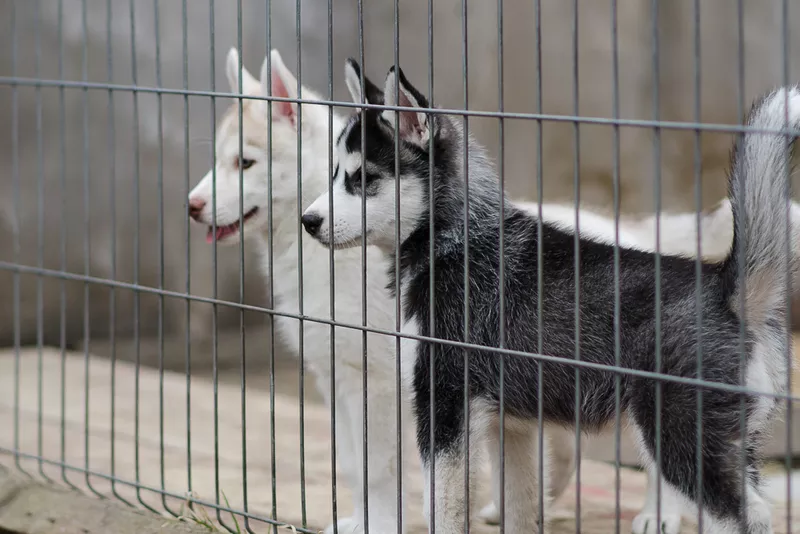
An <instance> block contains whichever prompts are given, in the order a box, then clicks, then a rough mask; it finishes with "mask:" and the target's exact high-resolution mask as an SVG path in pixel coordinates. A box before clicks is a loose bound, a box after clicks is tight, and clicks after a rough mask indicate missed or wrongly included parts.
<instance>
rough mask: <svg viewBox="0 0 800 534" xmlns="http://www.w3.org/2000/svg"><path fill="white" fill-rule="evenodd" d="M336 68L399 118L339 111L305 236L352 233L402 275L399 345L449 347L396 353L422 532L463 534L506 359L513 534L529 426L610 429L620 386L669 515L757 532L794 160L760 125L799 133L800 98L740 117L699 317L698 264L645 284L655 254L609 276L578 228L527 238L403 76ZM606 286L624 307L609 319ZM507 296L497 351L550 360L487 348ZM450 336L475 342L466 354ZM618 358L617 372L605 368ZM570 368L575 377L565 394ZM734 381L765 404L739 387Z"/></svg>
mask: <svg viewBox="0 0 800 534" xmlns="http://www.w3.org/2000/svg"><path fill="white" fill-rule="evenodd" d="M346 72H347V77H346V79H347V83H348V86H349V88H350V91H351V93H352V96H353V99H354V100H355V101H356V102H364V101H366V102H368V103H369V104H379V105H380V104H383V105H386V106H395V107H397V106H399V107H404V108H408V109H407V110H406V109H403V110H399V111H398V110H386V109H380V108H374V107H369V108H368V109H366V110H365V112H364V116H363V118H362V116H361V114H360V113H358V114H354V115H353V117H352V118H351V120H350V122H349V124H348V125H347V127H346V128H345V129H344V131H343V132H342V134H341V135H340V137H339V139H338V142H337V150H338V154H339V167H338V168H337V170H336V173H335V176H334V183H333V188H332V191H333V199H332V200H333V202H332V204H333V217H331V215H330V212H329V197H328V195H327V194H325V195H323V196H321V197H320V198H319V199H317V200H316V201H315V202H314V203H312V204H311V206H310V207H309V208H308V209H307V210H306V212H305V214H304V216H303V223H304V224H305V226H306V229H307V231H308V232H309V233H310V234H311V235H312V236H314V237H315V238H316V239H318V240H319V241H320V242H322V243H324V244H326V245H328V246H335V247H349V246H354V245H359V244H360V243H361V239H362V235H364V233H365V234H366V237H367V242H368V243H370V244H375V245H378V246H379V247H381V248H383V249H384V250H385V251H386V253H387V254H389V255H390V256H391V257H392V259H393V260H394V261H396V262H399V272H400V277H401V280H400V282H401V284H400V290H401V292H402V294H401V295H400V297H401V298H402V303H403V313H404V326H403V331H404V333H405V334H411V335H412V336H416V337H417V338H418V337H419V336H426V337H427V336H434V337H437V338H442V339H445V340H449V341H450V342H457V343H455V344H454V343H449V344H442V343H435V350H434V352H433V357H432V361H431V350H430V348H431V347H430V343H429V342H425V341H424V340H422V341H420V340H419V339H416V340H415V339H414V338H413V337H407V338H405V339H404V340H403V343H402V353H401V355H400V357H401V358H402V364H403V366H404V370H405V372H406V379H407V382H408V387H409V388H410V392H411V395H412V399H413V401H414V413H415V417H416V421H417V429H418V435H417V441H418V446H419V451H420V454H421V458H422V463H423V468H424V470H425V475H426V480H427V481H428V482H430V480H431V477H433V482H434V490H433V494H431V492H430V484H429V483H426V505H425V512H426V514H427V518H428V521H429V523H433V522H434V521H435V529H436V532H439V533H441V534H455V533H457V532H462V531H463V529H464V518H465V514H467V513H468V512H469V510H467V508H468V505H467V500H466V499H465V484H464V479H465V476H464V474H465V471H464V470H465V465H466V464H467V459H468V456H467V451H470V457H469V460H470V461H469V465H470V466H475V465H477V462H476V461H475V460H474V459H473V458H471V455H472V453H473V452H478V451H479V450H480V449H481V448H482V447H480V446H477V445H479V444H480V442H481V441H483V440H485V439H486V436H487V435H490V434H491V433H492V432H494V431H496V429H497V427H498V425H499V418H498V410H499V402H500V388H501V383H500V382H501V381H500V369H501V364H500V362H501V360H504V362H505V363H504V376H505V380H504V382H503V386H504V390H503V391H504V405H505V414H506V419H505V421H506V422H505V424H506V427H505V428H506V433H505V451H504V452H505V456H506V465H507V466H508V469H507V470H506V474H505V483H506V486H505V495H506V501H505V519H506V529H507V532H513V533H522V532H538V517H537V516H538V513H537V510H538V508H539V506H538V502H539V501H538V499H539V496H538V487H539V485H538V482H537V476H536V474H537V468H538V455H537V453H536V451H535V446H536V442H537V439H536V435H537V429H538V428H539V421H538V419H539V417H540V413H541V417H542V419H543V421H542V423H543V424H546V425H558V426H567V427H572V426H575V425H576V421H580V428H581V429H582V430H584V431H588V432H591V431H595V430H598V429H601V428H603V427H604V426H606V425H609V424H613V423H614V421H615V408H616V395H615V379H616V377H617V376H619V379H620V384H621V395H620V408H621V411H622V413H623V414H624V416H625V418H626V420H627V421H628V422H629V424H630V425H631V426H632V428H633V432H634V434H635V435H636V437H637V438H638V441H639V445H640V449H641V454H642V455H643V457H644V458H645V460H646V463H647V465H648V468H649V469H650V471H651V473H655V472H656V471H657V468H656V465H657V464H658V465H660V476H661V481H660V482H661V484H662V492H663V493H662V494H663V495H664V496H665V498H670V499H672V500H674V501H677V502H680V503H683V504H684V505H686V506H687V507H688V508H687V510H686V511H687V512H688V513H697V510H698V507H699V508H700V509H701V510H702V518H703V523H704V526H705V529H704V530H705V532H713V533H721V532H734V531H735V532H740V531H744V532H747V533H749V534H767V533H771V532H772V531H773V530H772V526H771V513H770V507H769V505H768V504H767V502H766V501H765V500H764V498H763V497H762V493H761V490H760V488H759V460H760V453H759V451H760V442H761V440H762V439H763V434H764V431H765V428H766V423H767V422H768V420H769V419H770V418H771V417H772V416H773V415H774V413H775V412H776V410H775V407H776V399H775V396H776V395H779V394H782V393H783V392H784V390H785V386H784V384H785V382H786V378H785V377H786V373H787V370H788V369H789V365H790V364H789V361H788V359H787V355H788V347H787V343H788V336H787V332H786V327H785V325H786V310H785V302H786V298H785V297H786V287H785V286H786V277H787V274H788V273H787V272H786V268H787V267H789V264H788V260H787V258H786V250H787V244H786V239H787V235H788V231H787V228H786V223H787V221H788V217H787V214H786V213H787V212H786V209H787V206H788V198H787V187H786V179H787V165H788V164H789V163H788V162H789V156H790V148H791V146H790V143H789V139H788V138H787V136H786V134H785V133H784V134H777V133H773V134H770V133H765V132H764V131H765V130H774V131H780V130H781V129H782V128H783V127H784V124H785V122H786V120H787V118H788V123H789V125H790V126H791V127H792V128H797V127H798V125H800V90H798V89H797V88H796V87H791V88H785V89H780V90H778V91H775V92H773V93H771V94H769V95H767V96H766V97H764V98H763V99H762V100H760V101H759V102H758V103H757V104H756V105H755V106H754V107H753V109H752V111H751V113H750V116H749V120H748V123H749V125H750V126H751V127H753V128H755V129H757V130H758V131H757V132H750V131H748V133H745V134H744V135H742V136H741V137H740V139H739V141H738V144H737V147H736V151H735V155H734V159H733V169H732V171H731V176H730V200H731V205H732V207H733V219H734V228H735V230H734V237H733V245H732V249H731V252H730V254H729V255H728V256H727V258H726V259H725V260H724V261H723V262H721V263H715V264H710V263H709V264H704V265H703V266H702V273H701V274H702V277H701V284H702V286H701V289H700V292H701V294H700V299H699V306H697V300H698V299H697V297H696V283H695V276H696V264H695V261H693V260H688V259H683V258H678V257H667V256H664V257H661V262H660V265H661V268H660V280H657V278H656V273H655V263H656V261H655V260H656V256H655V255H654V254H652V253H648V252H644V251H639V250H632V249H622V250H620V263H619V269H620V271H619V278H618V279H616V278H615V274H614V267H613V265H614V248H613V247H612V246H610V245H607V244H604V243H598V242H596V241H588V240H580V241H579V242H578V243H577V245H576V240H575V236H574V235H573V234H571V233H568V231H564V230H560V229H558V228H556V227H555V226H550V225H548V224H544V225H543V228H542V231H541V235H540V233H539V231H538V225H539V222H538V221H537V219H536V218H535V217H534V216H532V215H531V214H530V213H527V212H524V211H522V210H520V209H518V208H515V207H514V206H513V205H512V204H511V203H510V202H508V201H507V200H505V198H504V197H501V194H500V192H499V185H498V182H497V179H496V172H495V170H494V169H493V167H492V165H491V163H490V162H489V161H488V159H487V158H486V157H485V155H484V151H483V150H482V148H481V147H480V146H479V145H478V144H477V143H476V142H475V141H473V140H472V139H470V138H469V137H468V136H465V135H464V131H463V129H462V127H461V122H462V120H461V119H460V118H455V119H454V118H451V117H447V116H444V115H439V114H435V113H431V112H430V111H431V110H430V108H429V107H428V101H427V100H426V98H425V97H424V96H423V95H422V94H421V93H420V92H419V91H418V90H417V89H415V88H414V87H413V86H412V85H411V84H410V83H409V82H408V81H407V80H406V78H405V77H404V75H403V73H402V71H401V70H399V69H398V70H395V69H394V68H392V69H390V70H389V73H388V74H387V76H386V80H385V85H384V90H383V91H381V90H380V89H379V88H378V87H377V86H375V85H374V84H373V83H371V82H369V81H368V80H365V82H366V83H365V84H364V85H363V86H362V84H361V74H360V70H359V67H358V65H357V64H356V63H355V62H353V61H350V62H348V65H347V67H346ZM362 99H363V100H362ZM787 105H788V109H787ZM396 132H397V135H398V136H399V139H397V138H396V137H395V135H396ZM362 135H363V138H362ZM397 146H399V151H396V147H397ZM362 147H364V151H363V152H362ZM431 150H432V152H433V153H432V154H431ZM465 151H467V154H468V156H467V157H466V158H465V156H464V154H465ZM431 156H432V157H433V160H432V161H433V163H432V172H431V164H430V157H431ZM395 158H398V160H399V176H398V177H395ZM362 172H363V174H364V187H363V188H362ZM396 180H399V183H397V182H396ZM465 185H466V186H467V187H468V194H465V190H467V189H466V188H465ZM396 187H397V188H398V189H399V192H400V194H399V204H400V205H399V220H398V218H397V217H396V215H395V214H396V210H395V198H396V190H395V188H396ZM429 197H432V202H433V207H432V210H430V211H429ZM362 201H363V202H365V203H366V229H363V228H362V223H361V221H362ZM465 205H466V210H468V217H466V220H467V222H466V223H465ZM501 205H502V206H503V208H504V209H503V210H502V211H503V215H502V217H501ZM431 218H432V219H431ZM431 224H432V225H433V228H434V231H433V234H434V235H433V242H432V243H431V230H430V227H431ZM398 225H399V228H398ZM501 229H502V233H503V240H504V246H503V248H504V251H505V254H504V257H503V261H502V266H503V270H504V272H503V273H501V272H500V268H501V258H500V247H499V246H498V244H499V242H500V236H501ZM396 231H397V232H398V233H399V241H400V246H399V250H395V232H396ZM465 236H466V237H465ZM540 247H541V252H539V249H540ZM465 250H466V251H468V252H467V255H468V257H467V262H466V263H467V264H468V266H469V275H468V276H465ZM539 268H540V269H541V281H540V280H539V276H538V270H539ZM390 273H394V269H392V270H390ZM431 275H432V276H433V279H434V281H435V282H434V284H433V285H432V284H431ZM501 280H503V281H504V287H503V291H502V293H501V291H500V281H501ZM616 284H619V297H620V303H621V307H620V316H619V322H618V323H616V324H615V317H614V309H615V306H614V302H615V285H616ZM659 285H660V307H659V308H658V309H657V307H656V303H657V298H656V288H657V286H659ZM391 287H394V285H393V284H392V285H391ZM432 289H433V294H432V293H431V290H432ZM501 294H502V295H503V296H504V317H505V324H504V325H503V326H504V328H503V329H502V330H504V337H505V339H504V340H503V346H504V347H505V348H507V349H509V350H511V351H520V352H526V353H539V347H541V352H540V353H541V354H544V355H547V357H551V358H549V359H547V360H545V361H542V360H538V361H537V360H536V359H534V358H532V357H529V356H525V355H521V354H520V355H516V354H506V356H505V357H504V358H501V355H500V354H499V353H498V351H497V350H496V349H497V348H498V347H500V345H501V339H500V332H501V328H500V327H501V325H500V298H501ZM465 297H466V298H467V299H468V304H469V305H468V312H465V303H464V299H465ZM539 299H541V306H540V305H539ZM741 303H743V304H744V307H743V309H744V316H741V315H740V312H741V310H742V307H741ZM698 307H699V309H698ZM432 311H433V317H431V315H430V314H431V312H432ZM467 314H468V315H467ZM698 314H700V316H699V318H698ZM465 316H466V318H467V321H465ZM743 320H744V322H745V330H746V336H745V339H744V340H743V342H742V341H740V325H741V323H742V321H743ZM698 321H699V324H698ZM465 323H466V325H465ZM540 325H541V328H540ZM465 326H467V327H468V335H466V336H465ZM616 326H618V327H619V337H618V339H617V338H616V336H615V330H616ZM431 328H433V330H431ZM459 342H469V343H472V344H477V345H481V346H483V347H486V348H485V349H483V350H477V349H471V350H470V349H465V348H464V346H463V343H462V344H459ZM742 347H744V351H745V354H744V355H742V354H741V353H740V351H741V350H742ZM552 357H557V358H558V359H553V358H552ZM617 357H618V358H619V362H620V364H621V366H622V367H623V368H624V372H622V373H615V372H614V371H611V370H609V369H607V368H606V367H611V366H613V365H614V364H615V361H616V358H617ZM698 357H702V361H701V363H698ZM578 359H579V360H580V361H581V362H582V364H583V366H582V367H580V378H579V381H576V368H578V367H576V363H575V361H576V360H578ZM743 362H744V363H743ZM657 365H658V367H657ZM700 366H702V375H701V376H700V375H699V374H698V367H700ZM653 372H660V373H663V374H665V375H668V376H669V378H668V379H667V380H666V381H659V383H660V388H658V389H659V390H660V391H659V393H657V386H656V382H657V381H656V380H654V378H653V375H652V373H653ZM431 373H434V375H433V376H432V375H431ZM648 373H649V374H648ZM465 379H466V380H468V381H469V385H468V388H465V384H464V381H465ZM687 379H689V380H687ZM696 379H702V380H705V381H709V382H711V383H713V384H711V385H708V386H704V387H702V389H700V390H699V391H701V392H702V412H700V413H698V387H697V385H696V382H694V383H693V382H692V380H696ZM576 384H577V387H576ZM431 385H434V387H435V390H434V391H431ZM720 385H722V386H721V387H720ZM743 387H746V388H747V389H748V390H752V391H754V392H758V393H761V394H760V395H757V394H750V393H743V391H744V388H743ZM465 389H466V390H467V391H468V393H469V395H468V397H466V399H468V400H465ZM432 394H433V395H435V397H434V400H433V409H431V396H432ZM659 399H660V400H659ZM540 401H541V402H540ZM657 407H660V413H657ZM742 407H744V408H742ZM742 409H743V410H744V413H745V419H746V425H745V427H746V434H745V435H743V434H742V431H741V430H742V425H741V421H740V417H741V415H742ZM432 416H433V417H432ZM698 428H701V429H702V431H701V432H700V435H699V436H698ZM467 429H468V430H467ZM431 438H432V439H431ZM698 442H699V443H700V444H701V446H700V452H699V453H698V452H697V448H698V447H697V444H698ZM657 454H658V455H659V456H660V459H659V461H657V460H656V458H657ZM432 466H433V470H432ZM432 473H433V474H432ZM651 476H654V475H651ZM743 477H744V480H743ZM431 501H432V502H431ZM431 508H433V515H431V510H430V509H431ZM653 527H656V525H655V524H653ZM654 531H655V530H654Z"/></svg>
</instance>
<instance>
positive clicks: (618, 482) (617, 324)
mask: <svg viewBox="0 0 800 534" xmlns="http://www.w3.org/2000/svg"><path fill="white" fill-rule="evenodd" d="M617 24H618V6H617V0H611V49H612V54H611V69H612V73H613V74H612V77H611V78H612V81H613V98H612V116H613V118H614V120H619V34H618V25H617ZM613 128H614V138H613V146H614V148H613V151H612V152H613V188H614V366H615V367H616V368H617V369H619V368H620V367H621V366H622V356H621V354H622V338H621V335H620V328H621V326H622V321H621V315H622V302H621V297H620V252H619V218H620V204H621V199H620V172H619V166H620V131H619V124H616V123H615V124H614V127H613ZM621 442H622V377H621V376H620V374H619V373H614V466H615V467H616V469H615V473H614V474H615V477H614V494H615V498H614V532H615V533H616V534H619V532H620V518H621V517H622V510H621V506H620V492H621V490H622V477H621V473H620V468H621V465H620V464H621V453H622V444H621Z"/></svg>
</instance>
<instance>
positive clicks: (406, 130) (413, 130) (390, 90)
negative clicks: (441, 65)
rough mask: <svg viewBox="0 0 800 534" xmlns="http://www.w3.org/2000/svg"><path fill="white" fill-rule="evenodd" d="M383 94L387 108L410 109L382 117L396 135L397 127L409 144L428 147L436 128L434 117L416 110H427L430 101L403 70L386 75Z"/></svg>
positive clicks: (392, 69) (392, 71)
mask: <svg viewBox="0 0 800 534" xmlns="http://www.w3.org/2000/svg"><path fill="white" fill-rule="evenodd" d="M383 92H384V95H385V97H386V98H385V100H386V105H387V106H400V107H407V108H410V109H409V110H408V111H405V110H404V111H395V110H391V109H387V110H384V111H383V112H382V113H381V116H382V117H383V118H384V119H385V120H386V122H388V123H389V124H390V125H391V130H392V134H394V129H395V125H397V130H398V133H399V135H400V138H401V139H402V140H404V141H408V142H409V143H413V144H415V145H419V146H422V147H427V145H428V141H429V140H430V136H431V133H432V132H431V130H432V129H433V128H435V121H434V120H432V119H434V116H432V115H431V116H430V117H429V116H428V115H427V114H426V113H423V112H420V111H417V110H416V109H415V108H417V109H418V108H427V107H428V101H427V100H426V99H425V97H424V96H422V94H421V93H420V92H419V91H417V90H416V89H415V88H414V86H412V85H411V84H410V83H408V80H407V79H406V77H405V75H404V74H403V70H402V69H400V68H398V69H397V70H396V71H395V68H394V67H392V68H391V69H389V73H388V74H387V75H386V82H385V84H384V88H383Z"/></svg>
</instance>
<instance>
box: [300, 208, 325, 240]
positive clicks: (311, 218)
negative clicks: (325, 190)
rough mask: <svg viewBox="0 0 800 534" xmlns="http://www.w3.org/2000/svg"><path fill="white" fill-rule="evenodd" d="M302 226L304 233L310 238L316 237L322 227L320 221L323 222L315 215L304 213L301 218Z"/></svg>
mask: <svg viewBox="0 0 800 534" xmlns="http://www.w3.org/2000/svg"><path fill="white" fill-rule="evenodd" d="M301 220H302V222H303V226H304V227H305V229H306V232H308V233H309V234H311V235H312V236H315V235H317V232H319V229H320V227H321V226H322V221H323V220H324V219H323V218H322V217H320V216H319V215H317V214H316V213H306V214H305V215H303V217H302V219H301Z"/></svg>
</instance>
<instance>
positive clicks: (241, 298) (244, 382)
mask: <svg viewBox="0 0 800 534" xmlns="http://www.w3.org/2000/svg"><path fill="white" fill-rule="evenodd" d="M236 46H237V48H238V49H239V65H238V68H239V93H240V94H242V93H244V87H243V85H242V84H243V81H242V70H243V67H242V61H243V59H242V0H237V1H236ZM243 113H244V100H243V99H242V98H241V97H240V99H239V132H238V133H239V162H240V164H239V166H238V167H239V303H240V304H244V294H245V273H244V232H245V228H244V166H243V165H241V162H242V161H243V160H244V153H243V150H244V132H243V128H244V124H243V123H244V120H243V116H242V115H243ZM239 351H240V353H241V360H240V370H239V375H240V379H241V382H240V388H241V399H240V400H241V411H242V415H241V421H242V507H243V510H244V512H245V514H247V513H248V510H249V507H248V503H247V355H246V353H245V351H246V347H245V326H244V309H243V308H239ZM242 520H243V522H244V527H245V530H247V531H248V532H249V531H251V528H250V519H249V517H248V516H247V515H244V516H243V517H242ZM234 523H235V526H236V527H237V530H238V524H236V518H235V517H234Z"/></svg>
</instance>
